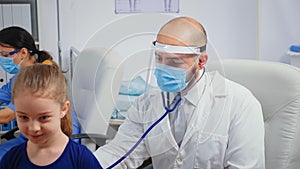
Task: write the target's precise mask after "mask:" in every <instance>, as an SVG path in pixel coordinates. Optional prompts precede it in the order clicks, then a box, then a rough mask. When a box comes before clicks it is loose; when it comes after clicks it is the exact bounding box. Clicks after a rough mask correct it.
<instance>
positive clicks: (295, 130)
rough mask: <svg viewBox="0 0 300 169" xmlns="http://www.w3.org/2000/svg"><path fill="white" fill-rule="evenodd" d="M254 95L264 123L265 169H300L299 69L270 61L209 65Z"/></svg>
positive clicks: (234, 61) (224, 61) (216, 62)
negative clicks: (259, 105) (261, 111)
mask: <svg viewBox="0 0 300 169" xmlns="http://www.w3.org/2000/svg"><path fill="white" fill-rule="evenodd" d="M207 70H208V71H213V70H218V71H219V72H220V73H221V74H224V75H225V76H226V77H227V78H228V79H231V80H233V81H235V82H238V83H240V84H242V85H244V86H245V87H247V88H248V89H250V90H251V91H252V93H253V94H254V95H255V96H256V98H257V99H258V100H259V101H260V103H261V105H262V109H263V116H264V122H265V158H266V169H299V168H300V69H298V68H297V67H294V66H291V65H288V64H284V63H278V62H270V61H258V60H240V59H228V60H222V61H215V62H212V63H209V64H208V65H207Z"/></svg>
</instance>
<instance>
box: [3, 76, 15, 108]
mask: <svg viewBox="0 0 300 169" xmlns="http://www.w3.org/2000/svg"><path fill="white" fill-rule="evenodd" d="M14 79H15V76H13V77H12V78H10V79H9V82H8V83H6V84H5V85H3V86H2V87H1V88H0V102H3V103H6V104H9V103H10V102H11V90H12V87H13V82H14Z"/></svg>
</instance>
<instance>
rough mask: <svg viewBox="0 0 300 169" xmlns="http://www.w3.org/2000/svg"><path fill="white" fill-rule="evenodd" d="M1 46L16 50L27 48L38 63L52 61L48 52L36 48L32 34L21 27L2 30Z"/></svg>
mask: <svg viewBox="0 0 300 169" xmlns="http://www.w3.org/2000/svg"><path fill="white" fill-rule="evenodd" d="M0 45H1V46H4V47H13V48H15V49H22V48H26V49H28V51H29V53H30V55H31V56H34V57H35V60H36V62H38V63H42V62H43V61H45V60H52V57H51V55H50V54H49V53H48V52H46V51H40V50H38V49H37V48H36V45H35V43H34V40H33V38H32V36H31V34H30V33H29V32H27V31H26V30H25V29H23V28H21V27H17V26H11V27H7V28H4V29H2V30H1V31H0Z"/></svg>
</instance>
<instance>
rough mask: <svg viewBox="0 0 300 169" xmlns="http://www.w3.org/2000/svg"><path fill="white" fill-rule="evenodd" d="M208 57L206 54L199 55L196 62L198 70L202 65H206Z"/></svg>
mask: <svg viewBox="0 0 300 169" xmlns="http://www.w3.org/2000/svg"><path fill="white" fill-rule="evenodd" d="M207 60H208V55H207V54H206V53H201V55H200V57H199V61H198V69H199V70H201V69H203V67H204V65H205V64H206V63H207Z"/></svg>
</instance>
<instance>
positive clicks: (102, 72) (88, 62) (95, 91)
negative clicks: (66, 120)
mask: <svg viewBox="0 0 300 169" xmlns="http://www.w3.org/2000/svg"><path fill="white" fill-rule="evenodd" d="M74 61H75V62H76V63H75V66H74V71H73V76H72V82H71V83H72V85H71V88H72V92H71V95H72V103H73V107H74V110H75V112H76V115H77V119H78V122H79V124H80V127H81V134H78V135H75V136H73V138H90V139H91V140H93V142H95V143H96V147H95V149H97V148H98V147H99V146H101V145H104V144H105V143H106V141H107V139H108V138H109V137H108V136H107V131H108V128H109V121H110V118H111V115H112V112H113V110H114V107H115V103H116V97H117V94H118V91H119V88H120V85H121V79H122V71H123V66H122V64H121V62H122V58H121V57H120V55H119V54H118V53H116V52H115V51H113V50H110V49H106V48H102V47H91V48H86V49H84V50H82V51H81V52H80V54H79V55H78V57H77V59H76V60H74ZM90 143H92V142H90ZM92 144H93V143H92ZM85 145H87V144H85ZM90 145H91V144H90ZM90 145H89V146H90ZM89 146H88V147H89ZM89 148H90V149H91V150H92V151H94V150H93V148H92V147H89Z"/></svg>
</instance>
